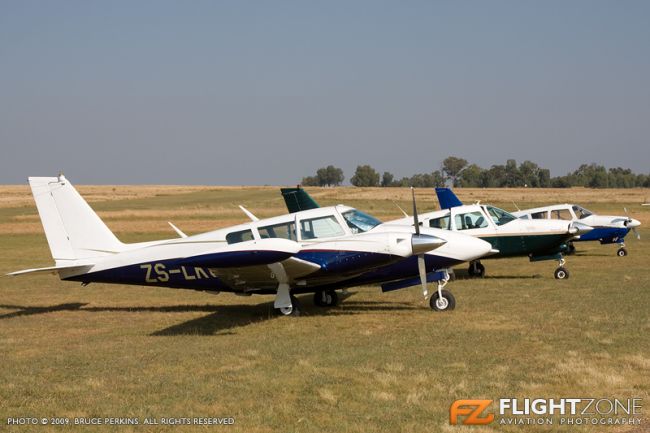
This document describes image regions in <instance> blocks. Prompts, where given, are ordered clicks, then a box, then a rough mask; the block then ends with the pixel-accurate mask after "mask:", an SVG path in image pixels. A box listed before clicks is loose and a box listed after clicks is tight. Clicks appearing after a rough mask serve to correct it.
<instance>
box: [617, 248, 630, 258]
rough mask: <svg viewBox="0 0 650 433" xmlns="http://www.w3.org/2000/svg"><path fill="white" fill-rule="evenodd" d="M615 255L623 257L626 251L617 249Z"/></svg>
mask: <svg viewBox="0 0 650 433" xmlns="http://www.w3.org/2000/svg"><path fill="white" fill-rule="evenodd" d="M616 255H617V256H619V257H625V256H627V250H626V249H625V248H619V249H618V251H616Z"/></svg>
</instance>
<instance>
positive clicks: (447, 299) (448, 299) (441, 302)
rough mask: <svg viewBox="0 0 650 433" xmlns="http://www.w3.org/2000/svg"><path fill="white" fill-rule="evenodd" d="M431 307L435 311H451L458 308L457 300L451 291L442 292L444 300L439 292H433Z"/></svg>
mask: <svg viewBox="0 0 650 433" xmlns="http://www.w3.org/2000/svg"><path fill="white" fill-rule="evenodd" d="M429 305H430V306H431V309H432V310H433V311H449V310H453V309H454V308H456V298H454V295H452V294H451V292H450V291H449V290H442V298H441V297H440V296H439V295H438V291H435V292H433V295H431V299H429Z"/></svg>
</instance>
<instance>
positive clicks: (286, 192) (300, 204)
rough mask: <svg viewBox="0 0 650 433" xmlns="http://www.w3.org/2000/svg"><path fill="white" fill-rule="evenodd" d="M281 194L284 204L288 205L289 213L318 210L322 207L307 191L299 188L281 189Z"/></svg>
mask: <svg viewBox="0 0 650 433" xmlns="http://www.w3.org/2000/svg"><path fill="white" fill-rule="evenodd" d="M280 192H281V193H282V197H283V198H284V203H285V204H286V205H287V210H288V211H289V213H294V212H298V211H301V210H309V209H316V208H319V207H320V206H319V205H318V203H316V202H315V201H314V199H313V198H311V196H310V195H309V194H307V191H305V190H304V189H302V188H300V187H298V188H281V189H280Z"/></svg>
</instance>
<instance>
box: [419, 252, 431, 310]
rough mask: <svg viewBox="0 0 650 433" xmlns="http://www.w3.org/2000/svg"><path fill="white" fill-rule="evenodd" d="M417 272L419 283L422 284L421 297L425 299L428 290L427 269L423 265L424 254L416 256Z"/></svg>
mask: <svg viewBox="0 0 650 433" xmlns="http://www.w3.org/2000/svg"><path fill="white" fill-rule="evenodd" d="M418 271H420V282H421V283H422V295H424V298H425V299H426V297H427V296H429V290H428V289H427V267H426V264H425V263H424V254H419V255H418Z"/></svg>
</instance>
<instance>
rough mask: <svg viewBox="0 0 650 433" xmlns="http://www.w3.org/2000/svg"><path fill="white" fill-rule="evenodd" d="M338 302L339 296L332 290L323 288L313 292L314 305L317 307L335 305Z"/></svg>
mask: <svg viewBox="0 0 650 433" xmlns="http://www.w3.org/2000/svg"><path fill="white" fill-rule="evenodd" d="M338 303H339V297H338V295H337V294H336V291H334V290H323V291H322V292H316V293H314V305H317V306H319V307H335V306H336V305H337V304H338Z"/></svg>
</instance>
